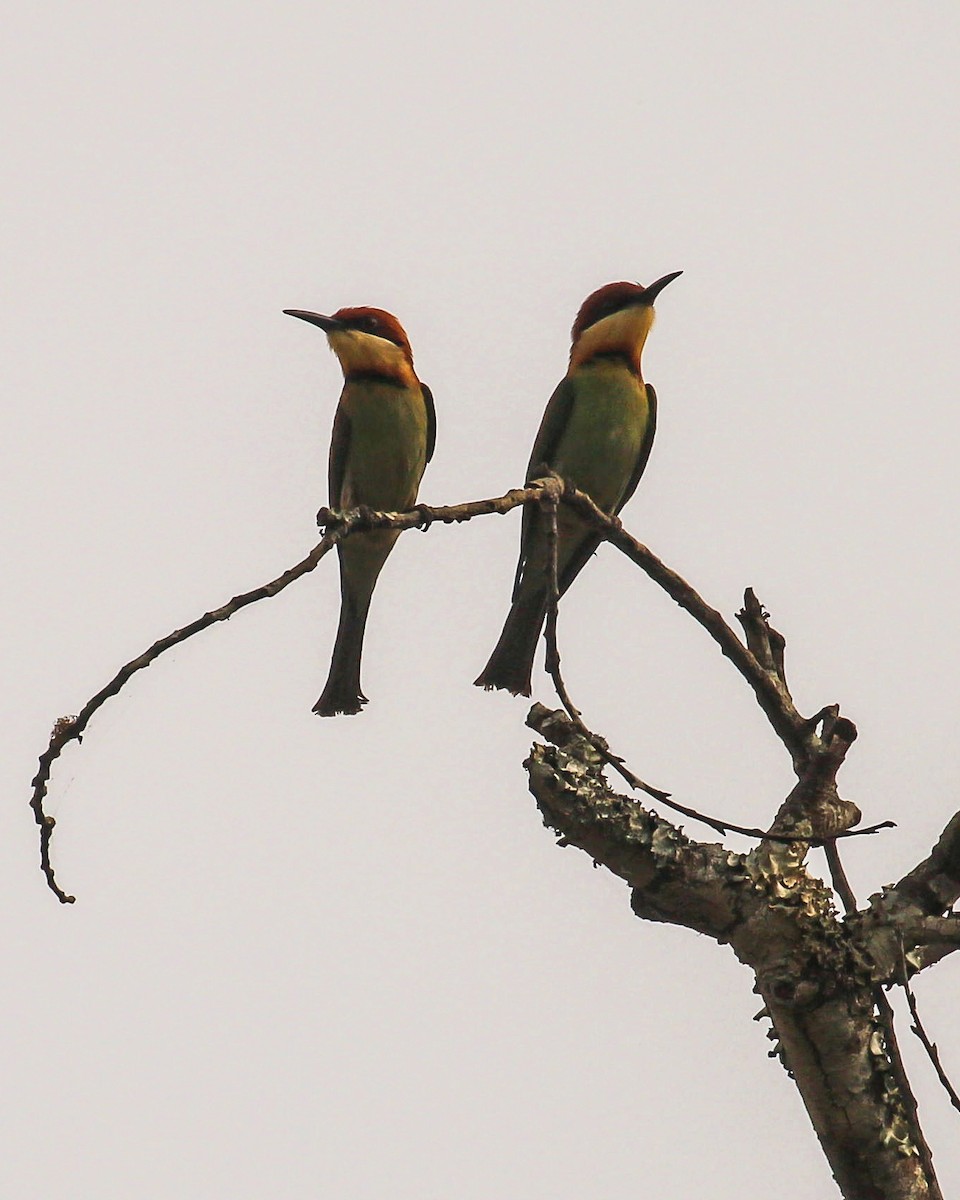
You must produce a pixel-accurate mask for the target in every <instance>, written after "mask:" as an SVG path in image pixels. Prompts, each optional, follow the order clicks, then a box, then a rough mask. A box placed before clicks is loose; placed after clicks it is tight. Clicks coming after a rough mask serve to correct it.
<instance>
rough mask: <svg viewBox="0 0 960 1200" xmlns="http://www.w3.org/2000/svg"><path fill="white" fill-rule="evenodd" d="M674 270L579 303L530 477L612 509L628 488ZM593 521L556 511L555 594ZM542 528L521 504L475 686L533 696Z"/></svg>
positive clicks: (592, 534)
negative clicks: (489, 645) (491, 638)
mask: <svg viewBox="0 0 960 1200" xmlns="http://www.w3.org/2000/svg"><path fill="white" fill-rule="evenodd" d="M681 274H682V272H681V271H673V272H672V273H671V274H669V275H664V276H663V277H662V278H660V279H658V280H657V281H656V282H655V283H651V284H650V286H649V287H643V286H642V285H641V284H639V283H608V284H606V286H605V287H602V288H599V289H598V290H597V291H595V292H593V293H592V294H591V295H589V296H588V297H587V298H586V300H584V302H583V304H582V305H581V307H580V311H579V313H578V314H577V319H576V321H575V322H574V325H573V331H572V334H571V340H572V345H571V348H570V365H569V367H568V368H567V373H566V375H565V376H564V378H563V379H562V380H561V381H560V383H559V385H558V386H557V389H556V391H555V392H554V393H553V395H552V396H551V397H550V400H549V401H548V403H547V407H546V411H545V412H544V414H543V420H542V421H541V423H540V430H539V432H538V433H537V436H536V440H535V441H534V444H533V452H532V453H531V455H530V462H529V465H528V467H527V476H526V478H527V481H528V482H529V481H530V480H533V479H536V478H537V477H538V476H539V475H542V474H544V473H545V472H546V471H552V472H554V473H555V474H557V475H560V476H562V477H563V478H564V479H565V480H566V481H567V482H568V483H570V484H572V485H573V486H574V487H576V488H578V489H579V490H580V491H582V492H586V494H587V495H588V496H589V497H590V498H591V499H592V500H593V502H594V503H595V504H596V505H597V507H598V508H601V509H603V511H604V512H606V513H610V514H614V513H618V512H619V511H620V509H621V508H622V507H623V506H624V504H626V502H627V501H628V500H629V499H630V497H631V496H632V495H633V493H634V491H635V489H636V486H637V484H638V483H639V481H640V476H641V475H642V474H643V470H644V467H645V466H646V465H647V459H648V458H649V456H650V448H651V446H652V445H653V435H654V431H655V430H656V425H657V396H656V392H654V390H653V388H652V387H651V386H650V384H648V383H644V381H643V377H642V375H641V373H640V355H641V353H642V351H643V346H644V342H645V341H646V339H647V334H648V333H649V332H650V327H651V326H652V324H653V315H654V314H653V303H654V301H655V300H656V298H657V296H659V294H660V293H661V292H662V291H663V289H664V288H665V287H666V286H667V284H668V283H670V282H671V280H674V279H676V278H677V276H678V275H681ZM599 542H600V537H599V535H598V534H597V533H596V531H595V530H594V528H593V527H592V526H591V525H590V524H589V523H588V522H587V521H586V520H585V519H584V518H583V517H581V516H578V515H577V513H575V512H574V511H573V509H572V508H570V506H569V505H566V504H561V505H560V508H559V511H558V514H557V582H558V585H559V590H560V594H561V595H562V594H563V593H564V592H565V591H566V590H567V588H568V587H569V586H570V584H571V583H573V581H574V579H576V577H577V575H578V574H579V573H580V571H581V570H582V569H583V567H584V566H585V565H586V562H587V560H588V559H589V558H590V556H591V555H592V554H593V552H594V551H595V550H596V548H597V546H598V545H599ZM546 572H547V525H546V521H545V519H544V514H543V513H542V511H541V510H540V508H539V506H538V505H536V504H527V505H526V506H525V508H524V512H523V523H522V527H521V533H520V560H519V562H518V563H517V572H516V576H515V579H514V587H513V598H512V604H511V606H510V611H509V612H508V613H507V619H506V622H505V624H504V627H503V632H502V633H501V635H500V640H499V641H498V642H497V645H496V647H495V648H494V651H493V653H492V654H491V656H490V659H489V661H488V662H487V665H486V666H485V667H484V669H483V671H482V672H481V674H480V676H479V678H478V679H476V680H475V682H476V684H477V686H478V687H483V688H487V689H490V688H503V689H504V690H506V691H508V692H513V694H514V695H522V696H529V695H530V676H531V670H532V668H533V659H534V655H535V653H536V648H537V641H538V640H539V637H540V631H541V629H542V628H543V622H544V619H545V617H546V610H547V574H546Z"/></svg>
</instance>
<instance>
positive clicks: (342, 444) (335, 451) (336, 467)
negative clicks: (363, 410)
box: [327, 388, 350, 509]
mask: <svg viewBox="0 0 960 1200" xmlns="http://www.w3.org/2000/svg"><path fill="white" fill-rule="evenodd" d="M345 391H346V388H344V392H345ZM349 453H350V418H349V417H348V416H347V412H346V407H345V406H344V403H343V397H342V396H341V397H340V404H339V405H338V406H337V412H336V415H335V416H334V418H333V433H332V434H331V435H330V459H329V462H328V465H327V481H328V483H329V486H330V500H329V504H330V507H331V508H334V509H337V508H339V507H340V497H341V496H342V495H343V477H344V475H345V474H346V471H347V455H348V454H349Z"/></svg>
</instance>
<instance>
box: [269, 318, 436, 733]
mask: <svg viewBox="0 0 960 1200" xmlns="http://www.w3.org/2000/svg"><path fill="white" fill-rule="evenodd" d="M284 312H285V313H287V314H288V315H289V316H291V317H299V318H300V319H301V320H302V321H309V322H310V324H311V325H319V327H320V328H321V329H322V330H323V331H324V333H325V334H326V335H327V341H328V342H329V343H330V348H331V350H333V352H334V354H336V356H337V358H338V359H339V360H340V366H341V367H342V368H343V378H344V383H343V391H342V392H341V394H340V403H339V406H338V407H337V412H336V416H335V417H334V420H333V436H332V438H331V440H330V462H329V486H330V507H331V508H332V509H334V510H339V511H344V510H346V509H349V508H357V507H359V506H360V505H365V506H366V507H367V508H372V509H374V510H377V511H388V512H402V511H403V510H404V509H407V508H412V507H413V505H414V504H415V503H416V500H417V489H418V488H419V486H420V480H421V478H422V476H423V472H424V468H425V467H426V465H427V463H428V462H429V461H430V459H431V457H432V456H433V447H434V443H435V442H436V436H437V418H436V413H435V411H434V407H433V396H432V394H431V392H430V389H429V388H428V387H427V386H426V384H424V383H421V382H420V380H419V379H418V378H417V376H416V373H415V372H414V369H413V352H412V350H411V349H410V342H409V339H408V338H407V335H406V333H405V332H404V330H403V326H402V325H401V324H400V322H399V321H398V320H397V318H396V317H394V316H393V315H392V314H390V313H388V312H384V311H383V310H382V309H379V308H341V309H339V310H338V311H337V312H335V313H334V314H333V316H332V317H325V316H322V315H321V314H320V313H314V312H304V311H302V310H301V309H296V308H287V309H284ZM399 536H400V533H399V530H391V529H381V530H369V531H368V532H366V533H358V534H354V535H353V536H352V537H349V538H347V539H346V540H344V541H342V542H339V543H338V544H337V552H338V554H339V556H340V624H339V627H338V629H337V640H336V642H335V643H334V647H333V657H332V659H331V660H330V674H329V675H328V677H327V683H326V687H324V689H323V695H322V696H321V697H320V699H319V700H318V701H317V703H316V704H315V705H314V709H313V711H314V712H315V713H317V714H318V715H319V716H321V717H332V716H335V715H336V714H337V713H357V712H359V711H360V708H361V706H362V705H364V704H366V702H367V698H366V696H364V694H363V692H362V691H361V690H360V655H361V652H362V650H363V632H364V628H365V626H366V623H367V613H368V611H369V609H370V598H371V596H372V595H373V589H374V585H375V584H376V582H377V577H378V575H379V574H380V570H381V568H382V567H383V564H384V563H385V562H386V560H387V556H388V555H389V553H390V551H391V550H392V549H393V546H394V543H395V542H396V540H397V538H398V537H399Z"/></svg>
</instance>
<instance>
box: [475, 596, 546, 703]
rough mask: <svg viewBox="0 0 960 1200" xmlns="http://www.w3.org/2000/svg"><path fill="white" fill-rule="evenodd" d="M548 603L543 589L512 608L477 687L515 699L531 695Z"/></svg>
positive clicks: (518, 601)
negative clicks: (504, 693) (531, 684)
mask: <svg viewBox="0 0 960 1200" xmlns="http://www.w3.org/2000/svg"><path fill="white" fill-rule="evenodd" d="M546 610H547V602H546V596H545V594H544V592H543V590H542V589H537V590H535V591H534V590H528V591H524V590H523V589H522V588H521V591H520V594H519V595H518V596H517V598H516V599H515V600H514V602H513V604H512V605H511V606H510V611H509V612H508V613H507V619H506V621H505V622H504V626H503V632H502V633H501V634H500V640H499V641H498V642H497V644H496V646H495V647H494V651H493V653H492V654H491V655H490V659H489V661H488V662H487V665H486V666H485V667H484V668H483V670H482V671H481V672H480V674H479V675H478V676H477V678H476V679H475V680H474V684H475V685H476V686H477V687H482V688H486V690H487V691H490V690H491V689H493V688H502V689H503V690H504V691H506V692H512V693H513V694H514V695H515V696H529V695H530V675H531V672H532V670H533V659H534V656H535V655H536V652H537V642H538V641H539V639H540V630H541V629H542V628H543V621H544V617H545V616H546Z"/></svg>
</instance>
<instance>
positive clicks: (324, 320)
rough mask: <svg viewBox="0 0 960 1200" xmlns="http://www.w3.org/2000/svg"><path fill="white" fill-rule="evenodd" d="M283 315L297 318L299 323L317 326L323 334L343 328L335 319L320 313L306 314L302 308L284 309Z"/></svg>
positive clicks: (340, 322) (341, 323)
mask: <svg viewBox="0 0 960 1200" xmlns="http://www.w3.org/2000/svg"><path fill="white" fill-rule="evenodd" d="M283 311H284V315H285V316H288V317H299V318H300V320H301V321H309V322H310V324H311V325H319V326H320V328H321V329H322V330H323V331H324V333H334V332H335V331H336V330H338V329H342V328H343V322H342V321H338V320H337V319H336V317H325V316H324V315H323V314H322V313H315V312H307V311H306V310H305V309H303V308H285V309H284V310H283Z"/></svg>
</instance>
